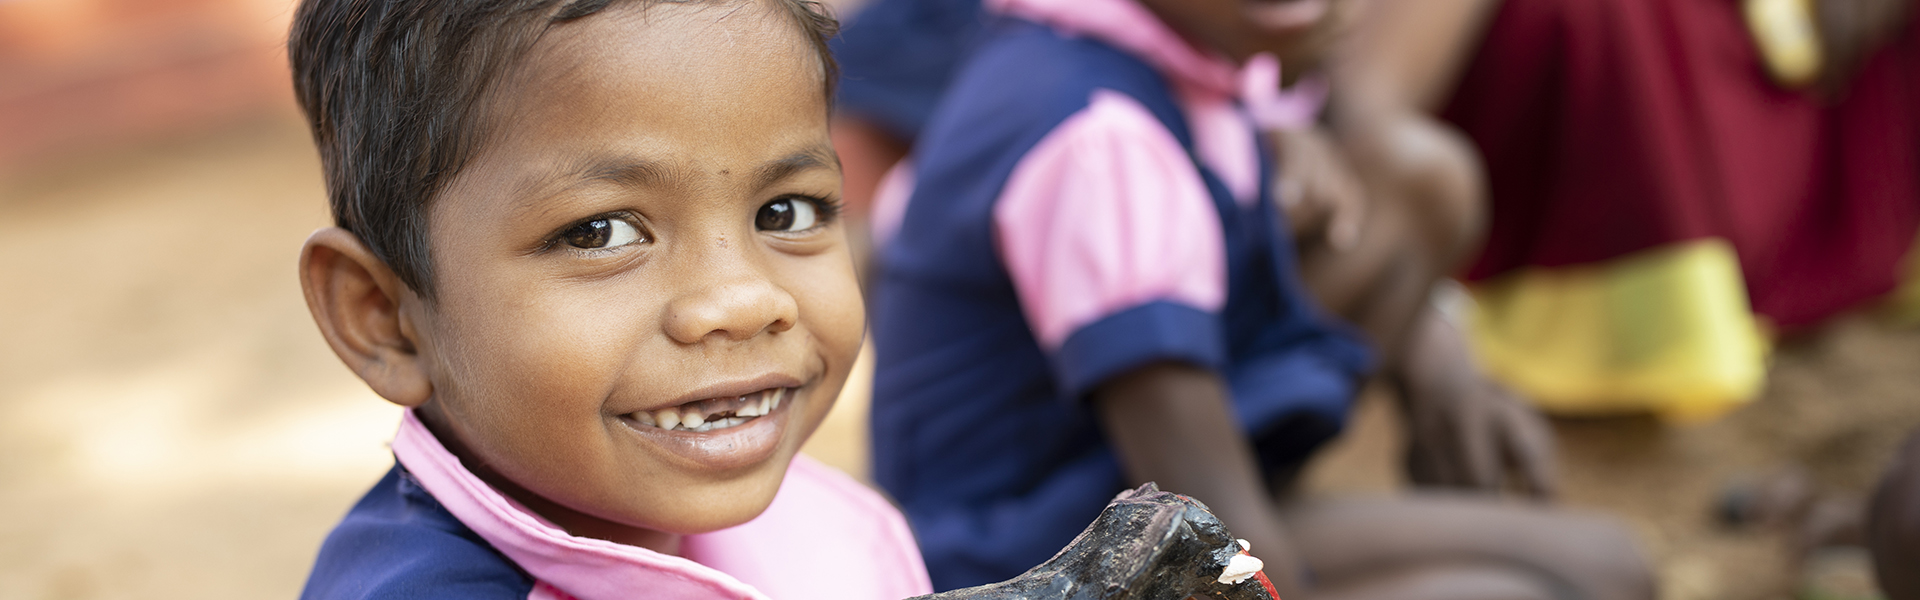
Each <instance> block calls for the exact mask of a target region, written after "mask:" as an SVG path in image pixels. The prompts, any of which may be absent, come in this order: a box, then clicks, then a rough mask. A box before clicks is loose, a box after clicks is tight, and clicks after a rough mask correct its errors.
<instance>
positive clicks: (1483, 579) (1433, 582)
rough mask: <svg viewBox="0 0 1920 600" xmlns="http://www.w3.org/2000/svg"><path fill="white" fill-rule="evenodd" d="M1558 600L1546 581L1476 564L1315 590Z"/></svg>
mask: <svg viewBox="0 0 1920 600" xmlns="http://www.w3.org/2000/svg"><path fill="white" fill-rule="evenodd" d="M1349 599H1351V600H1557V597H1556V596H1555V595H1554V591H1553V589H1552V587H1551V586H1549V585H1548V583H1547V582H1545V581H1543V580H1541V579H1540V578H1538V577H1532V576H1529V575H1524V574H1520V573H1516V572H1514V571H1513V570H1512V569H1506V568H1502V567H1497V566H1489V565H1483V564H1475V563H1460V564H1441V565H1431V566H1425V567H1411V568H1403V569H1385V570H1382V572H1381V573H1379V574H1377V575H1374V576H1370V577H1366V578H1364V580H1361V581H1345V582H1338V583H1335V584H1333V585H1327V586H1323V587H1321V588H1318V589H1316V590H1315V592H1314V594H1313V600H1349Z"/></svg>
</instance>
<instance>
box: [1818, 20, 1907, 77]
mask: <svg viewBox="0 0 1920 600" xmlns="http://www.w3.org/2000/svg"><path fill="white" fill-rule="evenodd" d="M1913 5H1914V0H1817V1H1816V3H1815V5H1814V15H1813V16H1814V22H1815V25H1816V26H1817V27H1818V28H1819V30H1820V54H1821V58H1822V60H1821V65H1820V79H1819V81H1818V82H1817V83H1816V88H1817V89H1818V90H1820V91H1821V92H1822V93H1824V94H1826V95H1828V96H1838V95H1840V94H1841V93H1842V92H1844V91H1845V90H1846V86H1847V85H1848V84H1849V83H1850V82H1851V81H1852V80H1853V75H1854V73H1856V72H1858V71H1859V70H1860V66H1861V65H1862V64H1863V63H1865V62H1866V61H1867V58H1868V57H1871V56H1873V53H1874V52H1875V51H1877V50H1879V49H1880V47H1881V46H1882V45H1885V44H1886V43H1887V42H1888V41H1890V40H1892V39H1893V38H1894V37H1896V36H1898V35H1899V34H1900V30H1901V29H1902V28H1903V27H1905V26H1906V25H1907V23H1908V22H1910V21H1911V19H1910V18H1908V17H1910V16H1911V15H1912V14H1913V13H1912V11H1913Z"/></svg>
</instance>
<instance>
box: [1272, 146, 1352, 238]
mask: <svg viewBox="0 0 1920 600" xmlns="http://www.w3.org/2000/svg"><path fill="white" fill-rule="evenodd" d="M1271 135H1272V138H1273V146H1274V148H1276V149H1277V152H1278V154H1279V157H1278V158H1279V162H1280V168H1279V177H1278V178H1277V179H1276V180H1275V182H1274V198H1275V199H1276V200H1277V201H1278V202H1279V203H1280V208H1281V210H1284V211H1286V217H1287V224H1288V225H1290V226H1291V227H1292V230H1293V236H1294V239H1295V240H1296V241H1297V242H1298V243H1301V244H1324V245H1325V246H1327V247H1328V248H1331V249H1333V250H1346V249H1348V248H1352V247H1353V246H1354V245H1355V244H1357V243H1359V241H1360V225H1361V223H1362V219H1364V218H1365V217H1366V209H1367V199H1366V192H1365V188H1363V187H1361V185H1360V180H1359V178H1358V177H1356V176H1354V174H1353V169H1351V168H1349V167H1348V165H1347V161H1346V157H1345V155H1343V154H1341V153H1340V150H1339V149H1338V147H1336V146H1335V145H1334V144H1333V143H1332V142H1331V141H1329V140H1328V138H1327V135H1326V133H1325V132H1323V131H1322V130H1321V129H1320V127H1317V126H1316V127H1313V128H1310V129H1302V130H1292V131H1278V132H1274V133H1272V134H1271Z"/></svg>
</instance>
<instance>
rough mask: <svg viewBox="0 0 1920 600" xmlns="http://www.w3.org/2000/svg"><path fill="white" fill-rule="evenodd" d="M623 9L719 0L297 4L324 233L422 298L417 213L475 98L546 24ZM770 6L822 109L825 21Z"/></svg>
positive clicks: (464, 131) (450, 160)
mask: <svg viewBox="0 0 1920 600" xmlns="http://www.w3.org/2000/svg"><path fill="white" fill-rule="evenodd" d="M630 1H639V2H647V3H650V4H651V3H667V2H671V3H679V4H699V3H705V2H707V1H715V2H719V1H728V0H302V2H301V3H300V7H299V9H298V10H297V12H296V13H295V15H294V19H293V28H292V31H291V32H290V33H289V35H288V39H287V57H288V59H289V61H290V62H292V64H293V88H294V93H295V96H296V97H297V98H298V99H299V101H300V107H301V109H303V110H304V111H306V115H307V125H308V126H309V127H311V128H312V129H313V141H314V144H315V145H317V146H319V149H320V163H321V167H322V169H323V170H324V171H325V175H326V183H327V197H328V200H329V202H330V203H331V204H332V206H333V220H334V223H335V224H336V225H339V226H340V227H341V228H344V229H346V230H347V231H351V232H353V233H354V235H358V236H360V239H361V240H363V241H365V242H366V244H367V246H368V247H369V248H371V249H372V251H373V254H374V256H377V257H379V258H380V260H382V261H385V262H386V263H387V265H388V266H389V267H391V268H392V269H393V270H394V273H396V274H397V275H398V276H399V277H400V279H401V280H402V281H404V282H406V284H407V285H408V286H411V287H412V288H413V289H414V291H415V292H418V293H419V294H420V295H421V296H422V297H425V298H428V299H431V298H433V264H432V259H431V252H430V250H429V248H428V244H427V213H428V207H429V205H430V204H431V203H432V201H433V198H434V197H435V196H436V195H437V194H438V193H440V191H442V190H443V189H444V188H445V187H446V185H447V184H448V182H450V181H452V180H453V177H454V175H456V174H457V173H459V172H460V170H461V169H462V168H463V167H464V166H465V165H466V163H467V161H468V160H470V159H472V158H473V156H474V154H475V153H476V152H477V150H478V148H479V146H480V144H481V142H483V141H485V140H486V138H487V134H488V133H489V131H490V130H489V128H488V125H489V123H487V122H486V119H484V118H483V117H484V116H486V115H484V114H483V113H485V106H486V104H485V103H484V102H483V101H482V100H483V98H484V97H485V96H486V95H487V94H488V92H489V91H490V90H491V88H492V87H493V85H494V84H495V83H496V82H497V81H498V80H499V79H500V78H501V77H502V76H503V74H504V73H506V72H507V71H508V70H510V69H511V68H513V67H514V66H515V65H516V64H517V62H518V61H519V60H520V58H521V57H522V56H524V55H525V54H526V53H527V52H528V50H530V49H531V48H532V47H533V45H534V43H535V42H537V41H539V39H540V37H541V36H542V35H544V34H545V33H546V31H547V30H548V28H550V27H552V26H554V25H557V24H561V23H566V22H570V21H574V20H577V19H581V18H585V17H588V16H591V15H594V14H596V13H599V12H600V11H602V10H604V9H606V8H607V7H608V6H610V5H613V4H615V3H621V2H630ZM731 1H734V2H748V1H752V0H731ZM777 1H778V2H780V3H781V4H782V5H784V7H785V8H786V12H787V16H789V17H790V18H791V20H792V22H793V24H794V25H795V26H797V27H799V28H800V30H801V32H802V33H803V34H804V37H806V38H807V39H808V41H809V42H810V43H811V45H812V46H813V49H814V51H815V52H816V53H818V54H819V57H820V61H821V66H822V68H823V70H824V71H825V72H824V73H823V75H824V77H825V78H826V79H825V81H824V82H823V86H824V87H823V89H824V92H825V94H826V96H827V99H828V102H827V105H828V106H832V97H833V87H834V82H835V81H836V80H837V79H838V70H837V68H836V66H835V64H834V62H833V56H832V54H831V53H830V52H829V51H828V50H827V40H828V39H829V38H831V37H833V36H834V35H835V33H836V32H837V31H838V29H839V22H838V21H836V20H835V19H834V18H833V16H832V15H831V14H830V13H828V12H827V10H826V8H825V7H823V6H821V5H820V4H819V3H818V2H815V1H813V0H777Z"/></svg>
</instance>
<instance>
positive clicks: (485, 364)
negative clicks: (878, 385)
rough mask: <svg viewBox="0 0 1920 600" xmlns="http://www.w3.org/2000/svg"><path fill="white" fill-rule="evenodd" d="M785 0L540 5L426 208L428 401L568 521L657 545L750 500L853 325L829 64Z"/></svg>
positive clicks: (465, 444) (773, 476)
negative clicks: (530, 48)
mask: <svg viewBox="0 0 1920 600" xmlns="http://www.w3.org/2000/svg"><path fill="white" fill-rule="evenodd" d="M779 10H781V9H779V8H778V7H775V6H769V3H768V2H764V1H761V2H742V3H741V4H740V5H718V6H701V5H683V4H670V3H661V4H658V5H654V6H651V7H647V8H637V7H627V8H618V9H614V10H612V11H610V12H608V13H605V14H601V15H597V16H593V17H588V18H586V19H584V20H582V21H578V22H575V23H571V24H567V25H562V26H559V27H556V28H555V29H553V30H552V31H551V32H550V33H549V34H548V35H547V37H546V38H544V39H543V40H542V41H541V42H540V43H539V45H538V46H537V47H536V48H535V50H534V52H533V53H532V54H531V55H530V56H529V57H528V58H527V60H526V61H525V63H524V64H523V67H522V68H521V69H520V70H518V71H516V72H515V74H513V75H511V76H509V77H506V78H505V79H503V80H502V81H501V84H502V85H501V87H499V88H497V90H496V92H495V94H494V97H495V98H496V99H497V101H496V103H495V104H494V105H492V107H491V108H492V112H491V113H490V118H491V119H492V121H491V122H492V123H494V124H495V125H496V126H497V128H498V129H497V130H496V133H497V134H498V135H496V136H493V137H491V138H489V139H488V140H486V141H484V142H483V150H482V151H481V152H480V154H479V155H478V156H476V158H475V160H474V162H472V163H470V164H469V165H468V167H467V168H466V169H465V170H464V171H462V173H461V174H460V175H459V176H458V178H457V179H456V180H455V181H454V183H453V184H452V185H451V186H450V187H449V188H448V190H447V191H446V192H445V193H444V195H442V196H441V197H440V198H439V199H438V200H437V203H436V204H435V205H434V207H433V209H432V211H431V215H430V216H429V219H430V220H429V223H430V243H431V244H432V247H433V257H434V269H435V274H434V277H435V282H436V284H437V286H438V290H437V291H438V297H437V298H436V299H435V300H434V301H433V302H432V303H430V304H428V303H416V308H415V309H413V310H412V312H411V314H410V315H409V316H411V317H413V318H414V319H415V322H416V323H418V325H416V328H417V329H419V331H417V332H416V333H415V337H416V338H417V339H418V340H419V345H420V348H419V349H418V351H419V353H420V354H421V355H422V357H423V361H422V362H423V363H424V364H425V365H426V369H427V371H429V373H428V375H429V378H430V380H431V382H432V385H433V391H432V393H433V395H432V398H431V400H429V401H428V402H427V403H426V404H425V405H424V406H423V411H422V412H423V414H424V416H425V418H426V420H427V422H428V424H429V425H430V426H431V427H433V429H434V431H435V433H436V434H437V435H438V436H439V437H441V438H442V441H443V442H446V443H447V444H448V445H449V446H451V447H453V448H454V451H455V452H456V453H458V454H460V455H461V457H462V459H463V461H464V462H465V463H466V465H467V467H468V468H470V469H473V470H474V471H475V472H477V473H479V474H480V475H481V476H482V477H483V478H486V479H488V480H489V482H490V483H492V484H493V485H495V486H498V487H500V488H502V489H503V490H504V491H506V492H507V493H508V494H509V495H511V496H513V497H514V498H515V499H516V500H519V501H520V502H522V503H524V504H526V505H528V506H529V507H530V508H533V509H534V510H535V511H537V512H539V513H540V514H541V515H542V516H545V517H547V518H548V519H551V520H553V521H555V522H556V523H558V524H559V525H561V526H562V527H565V528H566V529H568V530H569V531H571V532H573V533H575V534H578V535H587V536H592V537H601V538H605V539H612V540H615V541H623V542H627V543H636V544H640V545H654V543H655V542H657V541H658V539H671V536H659V535H658V534H659V533H660V532H665V533H671V534H684V533H695V532H703V531H710V530H714V529H719V528H724V527H728V526H732V525H735V524H739V523H742V522H745V521H746V520H748V519H751V518H752V517H754V516H756V515H758V514H759V513H760V512H761V511H762V510H764V509H765V508H766V506H767V505H768V503H770V502H771V501H772V500H773V496H774V492H775V491H776V490H777V489H778V488H779V486H780V481H781V477H782V476H783V475H784V474H785V471H786V468H787V464H788V461H789V460H791V459H792V458H793V455H794V453H795V452H797V451H798V450H799V448H800V445H801V442H803V441H805V439H806V438H807V436H808V435H809V434H811V433H812V432H813V430H814V428H815V427H816V426H818V425H819V423H820V420H821V418H822V417H824V416H825V415H826V413H827V409H828V408H830V407H831V405H832V403H833V400H834V397H835V395H836V394H837V393H838V392H839V390H840V387H841V384H843V383H844V382H845V380H846V376H847V372H848V369H849V367H850V366H851V363H852V361H853V359H854V356H855V354H856V353H857V352H858V350H859V346H860V341H861V335H862V333H863V327H864V326H863V319H864V315H863V313H862V308H861V299H860V295H859V291H858V288H857V286H856V284H855V281H854V275H853V270H852V263H851V259H850V258H849V256H848V254H847V248H846V244H845V239H844V235H843V232H842V231H841V228H840V225H839V224H838V221H837V220H836V219H834V218H833V216H832V215H833V211H832V207H833V204H834V203H835V202H837V196H838V194H839V190H840V170H839V166H838V164H837V160H836V159H835V158H834V154H833V149H832V146H831V145H830V144H829V141H828V137H827V107H826V104H825V98H824V97H823V93H822V81H821V78H822V70H821V65H820V63H819V60H818V59H817V58H816V56H815V54H814V51H813V50H812V49H811V47H810V46H809V44H808V43H807V42H806V41H805V40H804V38H803V37H802V34H801V33H800V32H799V31H798V30H797V28H796V27H795V26H794V25H793V24H792V23H790V22H789V21H788V20H787V17H786V16H785V15H784V14H782V13H780V12H778V11H779ZM743 397H744V399H743ZM776 397H778V398H780V400H779V404H778V406H777V407H772V406H771V405H772V404H773V402H772V400H773V399H774V398H776ZM763 408H769V409H770V412H768V413H767V414H765V415H764V416H755V414H756V413H758V412H759V411H760V410H762V409H763ZM696 413H698V416H700V417H701V418H702V420H703V421H704V422H705V423H706V425H705V426H703V427H713V426H714V425H715V424H716V423H717V424H718V425H719V427H716V428H712V429H710V430H698V431H696V430H690V429H688V427H689V425H688V424H687V423H688V421H691V420H693V419H691V418H690V417H693V416H695V415H696ZM669 414H671V415H672V416H671V417H669V416H667V415H669ZM729 416H731V418H729ZM671 420H679V421H681V425H679V426H677V427H675V426H673V425H672V424H671V423H670V422H669V421H671ZM668 427H674V428H673V429H668Z"/></svg>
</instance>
